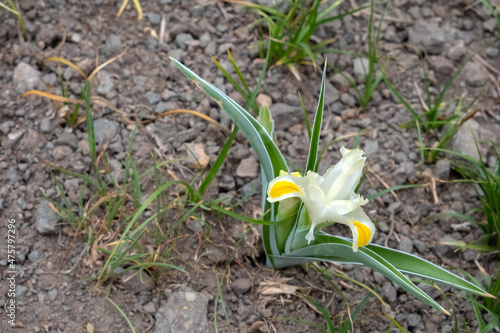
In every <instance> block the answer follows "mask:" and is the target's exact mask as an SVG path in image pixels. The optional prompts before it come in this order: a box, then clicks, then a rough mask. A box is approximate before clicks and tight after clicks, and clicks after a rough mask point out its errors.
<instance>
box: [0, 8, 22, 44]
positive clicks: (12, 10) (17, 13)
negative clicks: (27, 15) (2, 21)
mask: <svg viewBox="0 0 500 333" xmlns="http://www.w3.org/2000/svg"><path fill="white" fill-rule="evenodd" d="M5 2H6V3H7V4H4V3H2V2H0V7H2V8H4V9H6V10H8V11H9V12H11V13H13V14H14V15H16V18H17V24H19V29H20V30H21V33H22V34H23V37H24V38H28V32H27V31H26V25H25V24H24V21H23V18H22V17H21V14H20V13H19V10H17V8H16V5H15V4H14V2H13V1H12V0H5Z"/></svg>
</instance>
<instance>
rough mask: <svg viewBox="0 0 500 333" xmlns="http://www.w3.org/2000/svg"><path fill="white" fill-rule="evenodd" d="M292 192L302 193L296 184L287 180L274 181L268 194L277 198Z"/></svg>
mask: <svg viewBox="0 0 500 333" xmlns="http://www.w3.org/2000/svg"><path fill="white" fill-rule="evenodd" d="M293 192H299V193H302V192H301V191H300V189H299V187H298V186H297V185H295V184H294V183H292V182H288V181H281V182H276V184H274V186H273V187H272V188H271V191H269V196H270V197H271V198H273V199H275V198H279V197H281V196H282V195H285V194H290V193H293Z"/></svg>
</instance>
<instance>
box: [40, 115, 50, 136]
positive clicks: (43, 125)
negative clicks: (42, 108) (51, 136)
mask: <svg viewBox="0 0 500 333" xmlns="http://www.w3.org/2000/svg"><path fill="white" fill-rule="evenodd" d="M40 131H42V132H43V133H49V132H50V119H49V118H43V119H42V121H41V122H40Z"/></svg>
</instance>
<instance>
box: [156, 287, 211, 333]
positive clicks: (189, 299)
mask: <svg viewBox="0 0 500 333" xmlns="http://www.w3.org/2000/svg"><path fill="white" fill-rule="evenodd" d="M208 301H209V298H208V297H207V296H205V295H204V294H202V293H198V292H183V291H178V292H175V293H173V294H172V295H171V296H170V297H169V299H168V302H167V303H166V304H163V305H162V306H161V307H160V308H159V309H158V311H157V312H156V315H155V319H156V327H155V333H195V332H196V333H207V332H208V321H207V313H208Z"/></svg>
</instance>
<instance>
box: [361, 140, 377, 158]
mask: <svg viewBox="0 0 500 333" xmlns="http://www.w3.org/2000/svg"><path fill="white" fill-rule="evenodd" d="M378 149H379V144H378V141H377V140H366V141H365V147H364V149H363V151H364V152H365V155H366V157H372V156H376V155H377V153H378Z"/></svg>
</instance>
